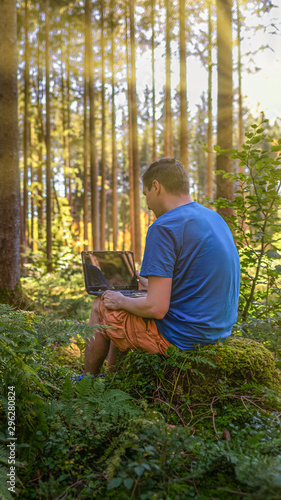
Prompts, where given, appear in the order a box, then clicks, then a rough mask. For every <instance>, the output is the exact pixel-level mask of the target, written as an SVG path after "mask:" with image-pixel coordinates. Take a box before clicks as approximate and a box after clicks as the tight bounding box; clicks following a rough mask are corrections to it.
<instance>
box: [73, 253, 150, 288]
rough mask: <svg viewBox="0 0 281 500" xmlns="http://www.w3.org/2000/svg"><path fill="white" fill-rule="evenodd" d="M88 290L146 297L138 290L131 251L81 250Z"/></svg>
mask: <svg viewBox="0 0 281 500" xmlns="http://www.w3.org/2000/svg"><path fill="white" fill-rule="evenodd" d="M81 257H82V263H83V272H84V280H85V287H86V291H87V292H88V293H89V294H90V295H99V296H100V295H102V294H103V293H104V292H105V291H106V290H112V291H115V292H121V293H122V294H123V295H127V296H129V297H144V296H146V294H147V292H146V291H145V290H138V281H137V275H136V269H135V262H134V254H133V252H131V251H88V250H84V251H83V252H81Z"/></svg>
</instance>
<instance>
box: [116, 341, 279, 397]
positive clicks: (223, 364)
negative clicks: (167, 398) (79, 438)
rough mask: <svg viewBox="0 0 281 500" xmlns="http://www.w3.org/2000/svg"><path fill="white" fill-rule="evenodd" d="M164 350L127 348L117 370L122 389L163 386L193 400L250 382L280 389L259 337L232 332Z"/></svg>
mask: <svg viewBox="0 0 281 500" xmlns="http://www.w3.org/2000/svg"><path fill="white" fill-rule="evenodd" d="M167 353H168V356H167V357H165V356H161V355H150V354H146V353H143V352H140V351H131V352H130V353H129V354H128V355H127V356H126V358H125V359H124V361H123V363H122V365H121V367H120V371H119V373H118V376H117V378H118V379H119V380H120V379H121V380H120V381H122V386H123V387H124V390H128V391H129V392H131V393H132V394H136V393H138V394H142V395H143V396H147V395H148V396H152V397H154V395H155V393H156V391H158V393H160V392H161V393H162V394H163V392H165V393H166V395H167V393H169V394H173V396H172V399H173V401H174V400H176V398H177V395H178V398H179V399H181V396H182V394H185V396H188V399H189V400H190V401H191V402H193V403H195V402H198V401H199V402H200V401H205V400H206V399H210V398H211V397H213V396H215V395H219V394H222V393H230V392H231V391H233V390H234V389H235V390H237V389H241V390H245V391H246V392H247V393H249V392H251V389H250V388H251V385H252V386H253V384H254V385H255V386H257V385H258V386H264V387H267V388H269V389H273V390H274V391H276V392H277V393H279V394H281V371H280V370H279V369H277V368H276V366H275V360H274V357H273V355H272V353H271V352H270V351H269V350H268V349H267V348H266V347H265V346H264V345H263V344H261V343H259V342H255V341H253V340H249V339H245V338H242V337H239V336H234V335H232V336H231V337H229V338H228V339H227V340H225V341H224V342H220V343H217V344H213V345H208V346H205V347H199V348H197V349H195V350H193V351H184V352H183V351H179V350H178V349H176V348H174V347H173V348H169V349H168V352H167ZM159 391H160V392H159Z"/></svg>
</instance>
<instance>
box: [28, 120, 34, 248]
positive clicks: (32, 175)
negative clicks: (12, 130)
mask: <svg viewBox="0 0 281 500" xmlns="http://www.w3.org/2000/svg"><path fill="white" fill-rule="evenodd" d="M29 148H30V239H29V246H30V248H31V250H32V251H33V252H34V192H33V182H34V168H33V138H32V128H31V123H29Z"/></svg>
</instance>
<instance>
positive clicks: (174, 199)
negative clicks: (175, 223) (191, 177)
mask: <svg viewBox="0 0 281 500" xmlns="http://www.w3.org/2000/svg"><path fill="white" fill-rule="evenodd" d="M192 201H193V200H192V199H191V197H190V195H189V194H181V195H176V196H174V195H172V194H169V196H167V195H166V196H165V200H164V201H163V206H162V207H161V208H162V210H161V213H159V214H158V215H156V214H155V215H156V217H160V215H163V214H165V213H166V212H169V211H170V210H173V209H174V208H177V207H181V206H182V205H187V204H188V203H192Z"/></svg>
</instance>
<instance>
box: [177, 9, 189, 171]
mask: <svg viewBox="0 0 281 500" xmlns="http://www.w3.org/2000/svg"><path fill="white" fill-rule="evenodd" d="M179 18H180V161H181V162H182V164H183V166H184V167H185V169H186V170H187V172H188V127H187V97H186V40H185V31H186V29H185V19H186V16H185V0H179Z"/></svg>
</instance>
